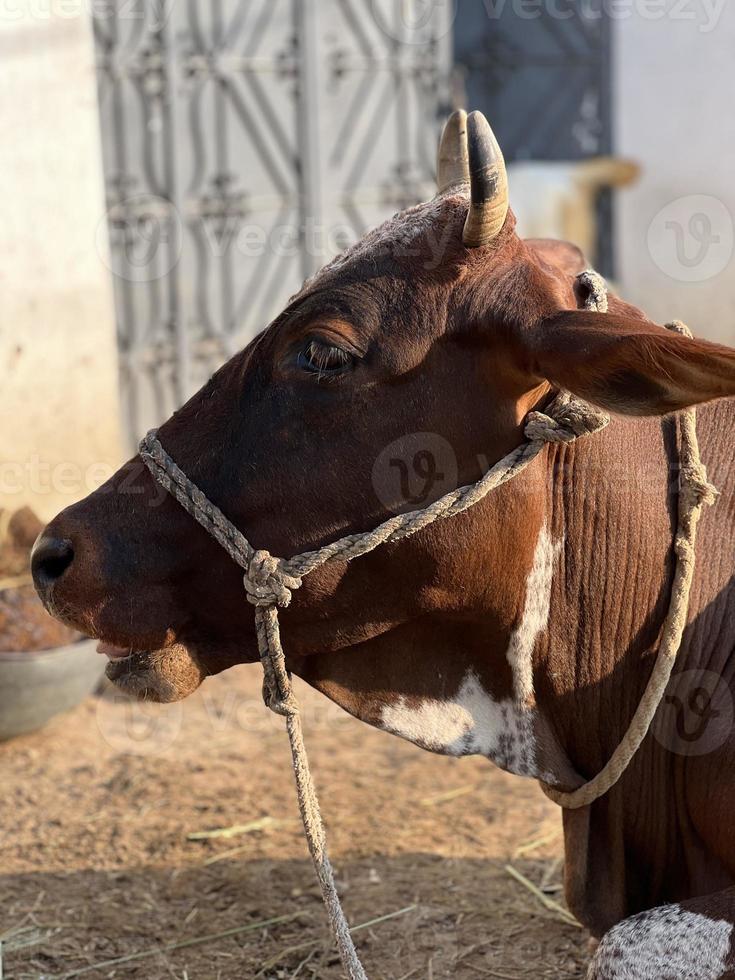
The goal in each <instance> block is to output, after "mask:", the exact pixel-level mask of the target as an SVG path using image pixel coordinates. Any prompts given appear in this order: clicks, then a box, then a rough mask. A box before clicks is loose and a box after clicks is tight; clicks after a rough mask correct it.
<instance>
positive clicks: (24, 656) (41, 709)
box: [0, 640, 107, 741]
mask: <svg viewBox="0 0 735 980" xmlns="http://www.w3.org/2000/svg"><path fill="white" fill-rule="evenodd" d="M96 646H97V641H96V640H80V641H79V642H78V643H71V644H69V645H68V646H64V647H55V648H54V649H52V650H41V651H38V652H35V653H12V652H11V653H1V652H0V741H2V740H5V739H8V738H13V737H14V736H15V735H23V734H25V733H26V732H33V731H35V730H36V729H37V728H41V727H42V726H43V725H45V724H46V722H47V721H48V720H49V719H50V718H53V717H54V715H58V714H59V713H60V712H62V711H68V710H69V709H70V708H73V707H75V706H76V705H77V704H79V702H80V701H82V700H83V699H84V698H86V697H87V695H88V694H91V693H92V691H93V690H94V689H95V687H96V686H97V684H98V683H99V681H100V678H101V677H102V674H103V673H104V669H105V664H106V662H107V661H106V658H105V657H101V656H100V655H99V654H98V653H97V652H96Z"/></svg>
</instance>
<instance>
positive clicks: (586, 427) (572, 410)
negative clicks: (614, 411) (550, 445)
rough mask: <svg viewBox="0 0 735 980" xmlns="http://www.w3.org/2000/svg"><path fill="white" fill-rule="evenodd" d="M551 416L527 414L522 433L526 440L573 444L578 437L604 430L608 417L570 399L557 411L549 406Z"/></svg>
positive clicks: (539, 413) (584, 403)
mask: <svg viewBox="0 0 735 980" xmlns="http://www.w3.org/2000/svg"><path fill="white" fill-rule="evenodd" d="M550 410H551V412H552V413H553V414H549V415H547V414H546V413H544V412H529V413H528V415H527V417H526V425H525V428H524V430H523V431H524V433H525V436H526V438H527V439H530V440H532V441H533V440H540V441H541V442H559V443H560V442H574V440H575V439H578V438H579V437H580V436H583V435H587V434H588V433H590V432H597V431H598V430H599V429H604V428H605V426H606V425H607V424H608V422H609V421H610V417H609V416H608V415H605V413H604V412H600V411H598V410H597V409H596V408H593V407H592V406H591V405H588V404H586V402H582V401H578V400H577V399H570V400H568V401H565V402H564V403H563V404H562V405H561V406H560V407H559V408H558V409H556V410H555V408H554V406H551V409H550Z"/></svg>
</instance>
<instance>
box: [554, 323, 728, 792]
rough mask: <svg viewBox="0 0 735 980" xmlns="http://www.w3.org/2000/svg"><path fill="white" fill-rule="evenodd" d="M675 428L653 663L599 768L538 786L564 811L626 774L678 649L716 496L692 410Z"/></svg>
mask: <svg viewBox="0 0 735 980" xmlns="http://www.w3.org/2000/svg"><path fill="white" fill-rule="evenodd" d="M666 326H667V327H668V328H669V329H670V330H675V331H676V332H677V333H680V334H683V335H684V336H685V337H691V333H690V331H689V329H688V328H687V327H686V326H685V324H683V323H682V322H681V321H680V320H674V321H673V322H672V323H667V324H666ZM679 426H680V440H681V443H680V447H679V458H680V460H681V465H680V469H679V504H678V527H677V531H676V537H675V538H674V552H675V554H676V569H675V571H674V581H673V583H672V586H671V599H670V600H669V609H668V612H667V614H666V619H665V620H664V625H663V630H662V633H661V643H660V645H659V649H658V655H657V657H656V663H655V664H654V666H653V671H652V672H651V676H650V677H649V679H648V684H647V685H646V690H645V692H644V694H643V697H642V698H641V700H640V702H639V704H638V707H637V708H636V711H635V714H634V715H633V718H632V720H631V722H630V725H629V726H628V730H627V731H626V733H625V735H624V736H623V739H622V741H621V742H620V744H619V745H618V746H617V748H616V749H615V751H614V752H613V754H612V756H611V757H610V759H609V760H608V762H607V763H606V765H605V766H604V768H603V769H601V770H600V772H599V773H598V774H597V775H596V776H594V777H593V778H592V779H590V780H589V781H588V782H586V783H583V784H582V786H580V787H578V788H577V789H575V790H572V791H571V792H563V791H562V790H559V789H555V788H554V787H553V786H549V785H547V784H545V783H543V782H542V783H541V788H542V789H543V791H544V793H546V795H547V796H548V797H549V799H551V800H553V801H554V802H555V803H558V804H559V806H563V807H564V808H565V809H568V810H575V809H578V808H579V807H583V806H589V804H590V803H594V801H595V800H597V799H599V798H600V797H601V796H604V795H605V793H607V791H608V790H609V789H611V788H612V787H613V786H614V785H615V783H617V781H618V780H619V779H620V777H621V776H622V775H623V773H624V772H625V770H626V769H627V768H628V765H629V764H630V761H631V759H632V758H633V756H634V755H635V754H636V752H637V751H638V749H639V748H640V746H641V743H642V742H643V739H644V738H645V737H646V735H647V734H648V731H649V729H650V727H651V723H652V722H653V718H654V715H655V714H656V711H657V710H658V706H659V704H660V703H661V699H662V698H663V695H664V691H665V690H666V686H667V684H668V683H669V679H670V677H671V672H672V670H673V668H674V664H675V663H676V655H677V653H678V652H679V647H680V646H681V638H682V635H683V633H684V627H685V626H686V622H687V614H688V611H689V594H690V592H691V587H692V578H693V576H694V562H695V551H694V546H695V543H696V540H697V524H698V523H699V518H700V516H701V513H702V507H703V506H704V505H705V504H713V503H714V501H715V497H716V495H717V491H716V490H715V488H714V487H713V486H712V484H710V483H708V482H707V471H706V470H705V468H704V466H703V465H702V461H701V459H700V457H699V443H698V442H697V425H696V411H695V409H693V408H689V409H687V410H686V411H684V412H682V413H681V414H680V416H679Z"/></svg>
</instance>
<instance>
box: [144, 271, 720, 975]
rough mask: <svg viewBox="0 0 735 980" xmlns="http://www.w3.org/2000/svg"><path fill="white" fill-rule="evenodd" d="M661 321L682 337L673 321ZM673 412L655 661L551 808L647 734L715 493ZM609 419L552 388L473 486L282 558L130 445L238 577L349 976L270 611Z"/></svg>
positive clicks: (175, 470) (151, 444)
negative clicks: (673, 491) (677, 431)
mask: <svg viewBox="0 0 735 980" xmlns="http://www.w3.org/2000/svg"><path fill="white" fill-rule="evenodd" d="M577 285H578V288H579V290H580V291H582V294H583V295H585V297H586V299H585V306H586V308H587V309H590V310H596V311H598V312H601V313H602V312H606V310H607V290H606V286H605V282H604V280H603V279H602V278H601V277H600V276H599V275H597V273H595V272H592V271H591V270H588V271H587V272H583V273H582V274H581V275H580V276H578V277H577ZM669 326H670V327H671V329H674V330H677V331H678V332H680V333H684V332H686V333H687V334H688V335H689V336H691V334H689V332H688V330H687V328H686V327H685V326H684V325H683V324H681V323H679V322H678V321H677V322H676V323H673V324H669ZM680 418H681V431H682V440H681V463H682V465H681V470H680V484H681V493H680V496H679V529H678V531H677V535H676V540H675V553H676V556H677V566H676V572H675V577H674V583H673V586H672V597H671V604H670V607H669V612H668V614H667V617H666V621H665V623H664V628H663V633H662V640H661V644H660V647H659V653H658V657H657V661H656V665H655V667H654V671H653V673H652V675H651V679H650V681H649V685H648V687H647V689H646V692H645V694H644V697H643V699H642V700H641V703H640V705H639V707H638V710H637V711H636V714H635V716H634V719H633V721H632V722H631V725H630V727H629V729H628V731H627V732H626V734H625V736H624V738H623V741H622V742H621V743H620V745H619V746H618V748H617V749H616V750H615V752H614V753H613V756H612V757H611V759H610V760H609V762H608V763H607V764H606V765H605V767H604V768H603V769H602V771H601V772H600V773H598V775H597V776H595V777H594V778H593V779H591V780H590V781H589V782H587V783H584V784H583V785H582V786H580V787H578V788H577V789H575V790H573V791H571V792H562V791H560V790H558V789H556V788H552V787H550V786H546V785H544V784H542V788H543V789H544V791H545V792H546V793H547V795H548V796H549V797H550V798H551V799H553V800H555V801H556V802H557V803H559V804H560V805H561V806H565V807H572V808H573V807H579V806H585V805H588V804H589V803H591V802H593V801H594V800H595V799H598V798H599V797H600V796H602V795H603V794H604V793H606V792H607V791H608V790H609V789H610V787H611V786H613V785H614V784H615V782H617V780H618V779H619V778H620V776H621V775H622V774H623V772H624V771H625V769H626V767H627V765H628V764H629V762H630V760H631V758H632V757H633V755H634V754H635V752H636V751H637V749H638V747H639V746H640V744H641V742H642V741H643V738H644V737H645V735H646V733H647V732H648V729H649V727H650V724H651V721H652V720H653V715H654V713H655V711H656V708H657V706H658V704H659V702H660V700H661V698H662V696H663V692H664V689H665V687H666V684H667V683H668V680H669V677H670V675H671V670H672V668H673V664H674V661H675V658H676V652H677V651H678V648H679V645H680V642H681V636H682V632H683V629H684V625H685V623H686V617H687V611H688V604H689V590H690V586H691V579H692V574H693V571H694V541H695V534H696V524H697V520H698V518H699V514H700V511H701V508H702V505H703V504H705V503H712V501H713V500H714V496H715V493H716V491H715V490H714V488H713V487H712V486H711V485H710V484H709V483H707V477H706V472H705V470H704V467H703V466H702V464H701V462H700V459H699V450H698V447H697V438H696V430H695V421H694V419H695V414H694V410H693V409H689V410H688V411H686V412H683V413H681V415H680ZM609 421H610V419H609V417H608V416H607V415H605V414H604V413H603V412H600V411H599V410H597V409H595V408H593V407H592V406H591V405H588V404H586V403H585V402H582V401H580V400H578V399H576V398H574V397H573V396H571V395H570V394H568V393H567V392H560V393H559V394H558V395H557V396H556V398H555V399H554V400H553V401H552V403H551V404H550V405H549V406H548V407H547V408H546V411H544V412H540V411H534V412H530V413H529V415H528V417H527V419H526V423H525V427H524V435H525V437H526V441H525V442H524V443H522V444H521V445H520V446H518V447H517V448H516V449H514V450H512V451H511V452H510V453H508V455H507V456H505V457H503V459H501V460H500V461H499V462H498V463H496V464H495V465H494V466H493V467H492V468H491V469H489V470H488V472H487V473H486V474H485V475H484V476H483V477H481V478H480V479H479V480H478V481H477V482H476V483H473V484H470V485H468V486H465V487H460V488H459V489H456V490H451V491H450V492H449V493H447V494H445V495H444V496H443V497H440V498H439V499H438V500H436V501H434V503H432V504H430V505H429V506H428V507H425V508H423V509H422V510H417V511H410V512H408V513H401V514H397V515H395V516H394V517H390V518H389V519H388V520H386V521H384V522H383V523H382V524H380V525H379V526H378V527H377V528H375V529H374V530H372V531H367V532H364V533H359V534H348V535H345V536H344V537H342V538H339V539H338V540H337V541H333V542H331V543H330V544H327V545H324V546H323V547H322V548H319V549H318V550H316V551H309V552H305V553H303V554H301V555H296V556H294V557H292V558H289V559H282V558H276V557H275V556H273V555H271V554H270V552H268V551H264V550H258V551H256V550H255V549H254V548H253V547H252V546H251V545H250V543H249V542H248V541H247V539H246V538H245V537H244V536H243V534H242V532H240V531H239V530H238V529H237V528H236V527H235V526H234V525H233V524H232V523H231V522H230V521H229V520H228V519H227V518H226V517H225V516H224V514H223V513H222V512H221V511H220V510H219V508H218V507H216V506H215V505H214V504H213V503H212V502H211V501H210V500H208V499H207V497H206V496H205V495H204V494H203V493H202V491H201V490H200V489H199V488H198V487H197V486H196V485H195V484H194V483H192V481H191V480H190V479H189V478H188V477H187V476H186V474H185V473H184V472H183V471H182V470H181V469H180V467H179V466H177V464H176V463H175V462H174V460H173V459H172V458H171V457H170V456H169V455H168V453H167V452H166V451H165V449H164V448H163V446H162V445H161V443H160V442H159V440H158V437H157V434H156V431H155V430H152V431H151V432H149V433H148V435H147V436H145V438H144V439H143V441H142V442H141V444H140V456H141V458H142V460H143V462H144V463H145V465H146V466H147V467H148V470H149V471H150V473H151V475H152V476H153V478H154V479H155V480H156V481H157V482H158V483H159V484H160V485H161V486H162V487H164V488H165V489H166V490H167V491H168V492H169V493H170V494H171V495H172V496H174V497H175V498H176V500H177V501H178V502H179V503H180V504H181V506H182V507H184V509H185V510H186V511H187V512H188V513H189V514H190V515H191V516H192V517H193V518H194V519H195V520H196V521H198V523H199V524H201V526H202V527H203V528H204V529H205V530H206V531H207V532H208V533H209V534H211V535H212V537H214V539H215V540H216V541H217V542H218V543H219V544H220V545H221V546H222V548H224V550H225V551H226V552H227V554H228V555H229V556H230V557H231V558H232V560H233V561H235V562H236V563H237V564H238V565H239V566H240V567H241V568H242V569H243V571H244V573H245V574H244V576H243V584H244V587H245V593H246V597H247V601H248V602H249V603H251V604H252V605H253V606H254V607H255V626H256V633H257V638H258V651H259V654H260V659H261V663H262V666H263V697H264V700H265V703H266V705H267V706H268V707H269V708H270V709H271V710H272V711H274V712H276V713H277V714H280V715H283V716H284V717H285V718H286V728H287V731H288V735H289V739H290V743H291V754H292V758H293V768H294V775H295V778H296V787H297V796H298V802H299V809H300V811H301V818H302V820H303V823H304V831H305V834H306V839H307V843H308V846H309V851H310V853H311V857H312V860H313V862H314V868H315V870H316V874H317V878H318V879H319V885H320V887H321V891H322V897H323V899H324V903H325V906H326V909H327V913H328V916H329V920H330V923H331V926H332V930H333V932H334V935H335V938H336V941H337V946H338V949H339V953H340V957H341V959H342V963H343V965H344V968H345V970H346V972H347V976H348V977H349V978H350V980H367V976H366V974H365V971H364V969H363V967H362V964H361V963H360V960H359V958H358V956H357V952H356V951H355V947H354V944H353V942H352V937H351V935H350V930H349V926H348V924H347V920H346V918H345V916H344V912H343V911H342V907H341V905H340V900H339V896H338V894H337V888H336V886H335V882H334V874H333V871H332V867H331V864H330V862H329V857H328V855H327V849H326V841H325V834H324V825H323V822H322V818H321V814H320V811H319V802H318V799H317V795H316V789H315V787H314V783H313V780H312V777H311V771H310V769H309V763H308V758H307V755H306V749H305V746H304V742H303V733H302V729H301V717H300V714H299V706H298V702H297V700H296V698H295V696H294V693H293V689H292V686H291V676H290V674H289V672H288V670H287V669H286V660H285V655H284V652H283V647H282V646H281V637H280V629H279V623H278V610H279V609H284V608H286V607H287V606H288V605H289V603H290V602H291V597H292V594H293V592H294V591H295V590H296V589H298V588H300V587H301V584H302V581H303V578H304V576H305V575H308V574H309V573H310V572H312V571H314V570H315V569H317V568H319V567H321V566H322V565H324V564H326V563H327V562H331V561H340V562H345V561H351V560H353V559H354V558H358V557H360V556H361V555H365V554H367V553H368V552H370V551H373V550H374V549H375V548H377V547H379V546H380V545H382V544H387V543H391V542H395V541H400V540H402V539H403V538H406V537H408V536H410V535H412V534H415V533H417V532H418V531H420V530H422V529H423V528H425V527H428V526H429V525H430V524H433V523H435V522H436V521H439V520H445V519H447V518H450V517H454V516H456V515H457V514H461V513H462V512H463V511H465V510H467V509H468V508H470V507H472V506H474V505H475V504H477V503H479V502H480V501H481V500H483V499H484V498H485V497H486V496H487V494H488V493H490V491H491V490H494V489H496V488H497V487H499V486H501V485H502V484H503V483H507V482H508V481H509V480H511V479H513V478H514V477H516V476H518V474H519V473H521V472H522V471H523V470H524V469H525V468H526V467H527V466H528V465H529V464H530V463H531V462H532V461H533V460H534V459H535V458H536V456H538V455H539V453H540V452H541V451H542V450H543V448H544V447H545V446H546V444H547V443H557V444H569V443H572V442H574V441H575V440H577V439H579V438H582V437H583V436H585V435H589V434H591V433H594V432H598V431H600V430H601V429H603V428H604V427H605V426H606V425H607V424H608V423H609Z"/></svg>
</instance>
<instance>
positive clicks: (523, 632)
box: [506, 525, 562, 708]
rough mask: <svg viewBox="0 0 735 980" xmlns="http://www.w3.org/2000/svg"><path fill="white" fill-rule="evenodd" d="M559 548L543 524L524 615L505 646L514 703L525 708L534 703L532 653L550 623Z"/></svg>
mask: <svg viewBox="0 0 735 980" xmlns="http://www.w3.org/2000/svg"><path fill="white" fill-rule="evenodd" d="M561 546H562V541H557V542H556V544H554V543H553V542H552V540H551V535H550V534H549V532H548V531H547V529H546V525H544V526H543V527H542V528H541V531H540V532H539V536H538V540H537V542H536V550H535V551H534V555H533V565H532V566H531V571H530V573H529V575H528V579H527V580H526V600H525V604H524V607H523V615H522V616H521V621H520V623H519V624H518V626H517V627H516V629H515V630H514V631H513V633H512V635H511V638H510V643H509V644H508V652H507V654H506V656H507V657H508V663H509V664H510V666H511V669H512V671H513V687H514V690H515V696H516V700H517V701H518V702H520V704H521V705H525V706H526V707H528V708H532V707H534V705H535V703H536V699H535V696H534V690H533V651H534V650H535V648H536V641H537V640H538V638H539V636H540V635H541V633H542V632H543V630H545V629H546V626H547V624H548V622H549V610H550V608H551V583H552V581H553V578H554V565H555V564H556V558H557V555H558V554H559V552H560V551H561Z"/></svg>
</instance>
